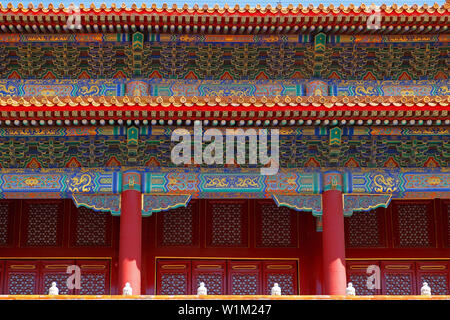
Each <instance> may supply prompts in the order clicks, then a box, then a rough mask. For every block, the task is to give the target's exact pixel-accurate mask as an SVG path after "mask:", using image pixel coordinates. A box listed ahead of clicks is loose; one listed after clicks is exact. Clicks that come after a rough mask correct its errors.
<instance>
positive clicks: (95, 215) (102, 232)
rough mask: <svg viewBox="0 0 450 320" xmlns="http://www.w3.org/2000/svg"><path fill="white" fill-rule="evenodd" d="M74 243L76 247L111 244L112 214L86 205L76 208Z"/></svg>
mask: <svg viewBox="0 0 450 320" xmlns="http://www.w3.org/2000/svg"><path fill="white" fill-rule="evenodd" d="M76 211H77V212H76V217H75V220H76V223H75V226H76V228H75V230H74V234H75V236H74V239H73V240H72V245H73V246H76V247H91V246H110V245H111V235H110V234H111V215H110V214H109V213H104V212H95V211H94V210H90V209H87V208H84V207H80V208H78V209H76Z"/></svg>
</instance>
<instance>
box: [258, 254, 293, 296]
mask: <svg viewBox="0 0 450 320" xmlns="http://www.w3.org/2000/svg"><path fill="white" fill-rule="evenodd" d="M297 272H298V270H297V263H296V262H295V261H280V262H277V261H270V262H268V261H265V262H263V279H264V281H263V283H264V284H263V286H264V287H263V294H268V295H270V293H271V290H272V287H273V285H274V283H278V285H279V287H280V288H281V294H282V295H294V294H298V289H297V288H298V286H297Z"/></svg>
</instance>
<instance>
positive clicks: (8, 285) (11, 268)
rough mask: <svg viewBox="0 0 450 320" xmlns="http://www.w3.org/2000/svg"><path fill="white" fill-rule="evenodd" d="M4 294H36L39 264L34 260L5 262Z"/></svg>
mask: <svg viewBox="0 0 450 320" xmlns="http://www.w3.org/2000/svg"><path fill="white" fill-rule="evenodd" d="M5 269H6V270H5V292H4V294H38V285H39V278H38V275H39V264H38V262H37V261H35V260H12V261H7V262H6V268H5Z"/></svg>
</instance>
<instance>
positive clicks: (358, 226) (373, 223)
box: [345, 208, 386, 248]
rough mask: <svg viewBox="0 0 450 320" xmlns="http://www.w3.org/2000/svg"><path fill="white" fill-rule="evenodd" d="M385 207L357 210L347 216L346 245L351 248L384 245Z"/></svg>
mask: <svg viewBox="0 0 450 320" xmlns="http://www.w3.org/2000/svg"><path fill="white" fill-rule="evenodd" d="M384 212H385V209H384V208H380V209H376V210H372V211H369V212H355V213H353V215H352V216H351V217H348V218H345V229H346V230H345V236H346V246H347V247H349V248H366V247H384V246H385V234H386V230H385V224H384Z"/></svg>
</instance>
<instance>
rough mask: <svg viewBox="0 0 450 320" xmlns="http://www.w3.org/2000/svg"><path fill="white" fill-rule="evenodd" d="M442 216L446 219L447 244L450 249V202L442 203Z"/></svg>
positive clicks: (445, 233)
mask: <svg viewBox="0 0 450 320" xmlns="http://www.w3.org/2000/svg"><path fill="white" fill-rule="evenodd" d="M442 216H443V219H444V223H443V225H444V235H445V244H446V246H447V247H450V201H443V202H442Z"/></svg>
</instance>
